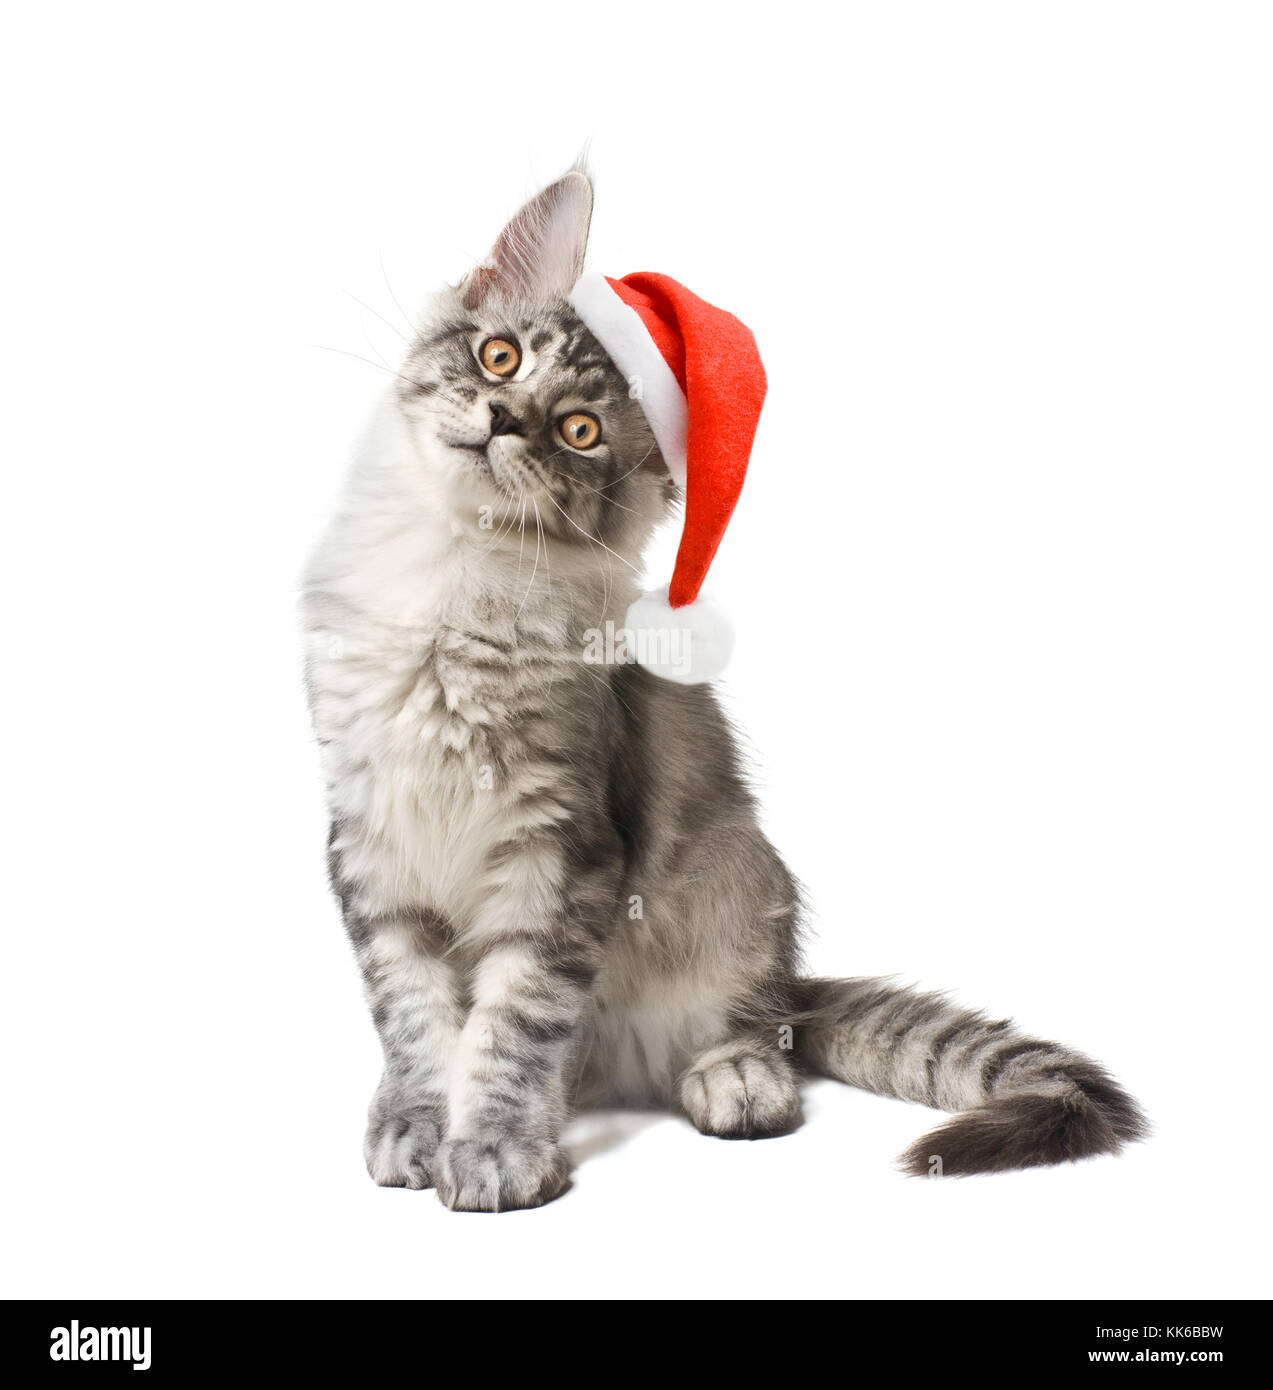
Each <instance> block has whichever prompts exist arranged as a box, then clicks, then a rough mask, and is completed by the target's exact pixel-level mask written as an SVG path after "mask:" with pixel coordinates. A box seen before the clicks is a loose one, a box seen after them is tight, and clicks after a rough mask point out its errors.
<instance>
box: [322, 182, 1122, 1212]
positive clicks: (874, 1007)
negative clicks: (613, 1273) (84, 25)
mask: <svg viewBox="0 0 1273 1390" xmlns="http://www.w3.org/2000/svg"><path fill="white" fill-rule="evenodd" d="M591 209H592V190H591V185H590V183H589V181H588V179H587V177H586V176H585V175H584V174H582V173H581V172H579V171H572V172H570V173H569V174H567V175H566V176H565V177H564V178H562V179H560V180H558V181H557V182H556V183H554V184H553V185H551V186H550V187H549V188H547V189H545V190H544V191H543V192H542V193H540V194H539V195H538V196H537V197H536V198H534V199H532V200H531V201H530V202H529V203H528V204H527V205H526V206H525V207H524V208H523V209H522V210H521V211H520V212H519V213H518V214H517V216H516V217H515V218H514V219H513V220H512V222H511V223H510V224H509V226H508V227H507V228H506V229H505V230H504V232H503V233H502V234H501V236H500V238H499V240H498V241H497V243H496V246H495V250H494V253H493V255H492V258H491V260H490V262H489V263H488V264H487V265H484V266H482V267H480V268H479V269H477V270H476V271H475V272H474V273H473V274H472V275H470V276H469V277H468V278H467V279H466V280H465V281H464V282H463V283H462V284H461V285H460V286H458V287H457V288H454V289H449V290H446V291H444V292H443V293H442V294H441V295H440V296H439V297H438V298H437V300H436V302H435V303H434V305H433V306H432V308H431V309H430V311H429V313H428V317H427V322H426V323H425V325H424V327H423V328H422V329H421V331H420V333H419V336H418V339H417V340H416V341H415V343H414V345H413V346H412V347H411V349H410V352H409V353H408V355H407V358H406V361H405V362H404V364H403V366H402V369H401V371H400V372H399V373H398V374H397V375H396V376H395V379H394V381H393V384H392V387H391V389H390V390H389V391H388V392H387V394H386V395H385V397H384V399H383V400H382V401H381V403H380V406H379V409H378V411H377V413H376V415H375V418H374V420H373V423H372V426H371V429H370V430H369V432H368V434H367V436H366V438H365V440H364V441H363V443H362V446H361V448H360V449H359V451H358V454H357V458H356V461H355V464H354V467H353V472H352V476H351V478H350V481H349V484H348V489H347V492H346V495H345V498H344V501H343V505H342V506H341V507H340V509H339V512H338V514H337V515H336V517H335V519H334V521H333V522H332V523H331V526H330V528H329V529H328V531H327V534H326V536H325V538H324V539H323V541H322V543H321V545H320V546H319V547H318V550H317V552H316V554H315V555H314V557H313V559H312V561H311V563H310V565H309V568H308V571H307V574H306V578H305V586H304V600H303V615H304V625H305V629H306V634H307V645H308V663H307V678H308V689H309V698H310V705H311V709H312V712H313V719H314V725H315V729H316V732H317V736H318V740H319V742H320V744H321V747H322V756H323V765H324V770H325V776H326V782H327V793H328V801H329V805H330V811H331V820H332V827H331V837H330V866H331V880H332V884H333V886H334V889H335V891H336V894H337V895H338V897H339V899H340V903H341V907H342V910H343V913H344V919H345V924H346V927H347V929H348V931H349V935H350V937H351V939H352V942H353V945H354V949H355V951H356V954H357V958H358V962H359V964H360V966H361V968H362V972H363V976H364V980H365V984H366V991H367V995H368V999H369V1001H370V1005H371V1010H372V1015H373V1018H374V1020H375V1025H376V1028H377V1030H378V1031H379V1035H380V1039H381V1043H382V1045H383V1050H384V1074H383V1076H382V1078H381V1081H380V1084H379V1086H378V1088H377V1090H376V1092H375V1095H374V1098H373V1100H372V1103H371V1109H370V1115H369V1119H368V1126H367V1132H366V1142H365V1154H366V1160H367V1166H368V1168H369V1170H370V1172H371V1175H372V1177H373V1178H374V1179H375V1181H376V1182H378V1183H380V1184H383V1185H387V1186H405V1187H412V1188H425V1187H430V1186H432V1187H436V1189H437V1191H438V1195H439V1196H440V1197H441V1199H442V1201H443V1202H445V1203H446V1204H447V1205H448V1206H449V1207H452V1208H456V1209H461V1210H470V1211H503V1210H508V1209H511V1208H517V1207H530V1206H536V1205H538V1204H540V1203H543V1202H546V1201H549V1200H551V1199H552V1198H553V1197H555V1196H557V1195H558V1193H560V1192H561V1191H562V1189H563V1188H564V1187H565V1186H566V1184H567V1180H568V1174H567V1164H566V1161H565V1158H564V1157H563V1154H562V1151H561V1149H560V1147H559V1144H558V1140H559V1136H560V1133H561V1129H562V1126H563V1124H564V1122H565V1120H566V1119H567V1117H568V1115H569V1114H570V1113H571V1111H572V1109H574V1108H576V1107H587V1106H593V1105H597V1104H601V1103H620V1104H628V1105H646V1104H654V1105H661V1106H672V1107H676V1108H679V1109H680V1110H681V1111H683V1112H684V1113H685V1114H686V1115H687V1116H688V1117H689V1119H690V1120H691V1122H692V1123H693V1124H694V1125H695V1126H696V1127H697V1128H698V1129H699V1130H700V1131H702V1132H703V1133H704V1134H711V1135H718V1136H721V1137H724V1138H738V1139H744V1138H745V1139H754V1138H761V1137H764V1136H769V1135H779V1134H784V1133H786V1132H788V1131H790V1130H791V1129H792V1128H794V1127H795V1126H796V1125H797V1124H798V1123H799V1120H800V1091H799V1084H798V1082H799V1072H800V1071H801V1070H804V1071H808V1072H814V1073H817V1074H820V1075H824V1076H832V1077H836V1078H838V1079H840V1080H842V1081H846V1082H849V1083H851V1084H853V1085H856V1086H861V1087H865V1088H867V1089H868V1090H872V1091H877V1092H880V1093H883V1094H887V1095H893V1096H900V1097H903V1098H905V1099H908V1100H914V1101H919V1102H921V1103H922V1104H925V1105H929V1106H934V1107H937V1108H939V1109H943V1110H947V1111H952V1112H957V1113H956V1114H955V1117H954V1118H953V1119H952V1120H950V1121H949V1122H948V1123H947V1124H946V1125H944V1126H943V1127H942V1128H941V1129H939V1130H937V1131H936V1132H935V1133H934V1134H930V1135H929V1136H928V1137H926V1138H924V1139H922V1140H921V1141H920V1142H919V1143H918V1144H916V1145H915V1146H914V1147H913V1148H912V1149H911V1150H910V1151H909V1152H908V1153H907V1154H905V1155H904V1156H903V1158H902V1160H901V1163H902V1166H903V1167H904V1169H905V1170H906V1171H907V1172H910V1173H915V1174H922V1173H926V1172H928V1171H930V1155H938V1156H940V1160H941V1163H940V1168H941V1171H942V1172H943V1173H945V1174H948V1175H955V1174H965V1173H974V1172H987V1171H991V1170H996V1169H1006V1168H1017V1167H1024V1166H1027V1165H1031V1164H1046V1163H1057V1162H1061V1161H1063V1160H1066V1159H1075V1158H1082V1157H1085V1156H1087V1155H1090V1154H1096V1153H1112V1152H1115V1151H1117V1150H1118V1149H1119V1148H1120V1147H1121V1146H1122V1145H1123V1144H1124V1143H1125V1142H1127V1141H1129V1140H1133V1139H1137V1138H1139V1137H1141V1136H1142V1135H1143V1133H1144V1132H1145V1125H1144V1121H1143V1119H1142V1117H1141V1114H1140V1111H1139V1110H1138V1108H1137V1106H1136V1104H1135V1102H1134V1101H1133V1100H1132V1099H1131V1098H1130V1097H1129V1096H1127V1095H1126V1094H1125V1093H1124V1092H1123V1091H1122V1090H1121V1089H1120V1088H1119V1087H1118V1086H1117V1085H1116V1084H1115V1083H1114V1082H1113V1081H1112V1080H1111V1079H1110V1077H1109V1076H1108V1075H1107V1074H1106V1073H1105V1072H1104V1071H1103V1070H1102V1069H1101V1068H1100V1067H1098V1066H1097V1065H1095V1064H1094V1063H1093V1062H1091V1061H1089V1060H1087V1059H1086V1058H1085V1057H1083V1056H1082V1055H1080V1054H1079V1053H1076V1052H1072V1051H1070V1050H1069V1049H1067V1048H1063V1047H1059V1046H1057V1045H1055V1044H1052V1043H1046V1042H1039V1041H1036V1040H1034V1039H1032V1038H1029V1037H1025V1036H1023V1035H1022V1034H1020V1033H1019V1032H1017V1031H1015V1030H1014V1029H1013V1028H1012V1027H1011V1026H1010V1025H1009V1024H1008V1023H1006V1022H993V1021H991V1020H989V1019H987V1018H985V1017H983V1016H982V1015H980V1014H977V1013H972V1012H968V1011H965V1010H963V1009H960V1008H957V1007H955V1006H954V1005H952V1004H949V1003H947V1002H946V1001H945V1000H944V999H943V998H941V997H939V996H934V995H926V994H920V993H916V992H913V991H910V990H907V989H905V988H901V987H898V986H896V985H893V984H891V983H888V982H886V981H883V980H874V979H855V980H838V981H837V980H815V979H806V978H803V977H802V976H801V975H800V973H799V968H798V952H797V931H798V920H799V893H798V888H797V885H796V882H795V880H794V879H793V878H792V875H791V874H790V872H789V871H788V870H787V868H786V866H785V865H784V864H783V861H782V859H781V858H780V857H779V855H778V853H777V852H776V851H775V849H774V848H773V846H772V845H770V843H769V842H768V840H767V839H766V838H765V836H764V835H763V834H762V833H761V830H760V828H759V826H758V824H757V818H756V808H755V804H754V802H753V799H752V796H751V793H750V791H749V790H748V788H747V786H746V784H745V782H744V780H743V776H742V773H741V770H740V765H739V757H738V753H737V750H736V747H735V743H734V738H733V735H732V733H731V730H730V728H729V726H728V724H727V722H726V720H725V718H724V716H723V715H722V713H721V710H720V708H719V706H718V704H717V702H716V699H715V696H714V695H713V693H712V691H711V688H710V687H709V686H706V685H682V684H676V683H673V682H671V681H667V680H662V679H660V678H659V677H658V676H656V675H653V674H651V673H650V672H649V671H647V670H645V669H643V668H642V667H640V666H637V665H634V664H626V663H623V664H609V665H604V664H602V665H598V664H595V662H592V661H589V660H585V655H584V654H585V651H586V650H587V649H588V647H589V638H588V634H589V633H590V632H593V633H595V631H596V630H597V629H601V630H605V625H606V623H607V622H608V621H609V622H612V623H614V624H615V626H616V627H621V626H622V623H623V619H624V615H625V613H626V612H627V608H628V605H629V603H630V602H631V601H632V600H633V598H634V597H635V595H636V592H637V587H636V584H635V577H636V573H637V570H638V567H639V564H640V557H641V553H642V549H643V547H644V545H645V543H646V541H647V539H648V538H649V536H650V534H651V532H652V531H653V530H654V529H655V527H656V526H657V525H658V524H659V523H660V522H661V521H662V520H663V519H664V518H665V517H666V516H667V515H668V514H669V512H670V511H671V510H672V509H673V508H674V506H675V505H676V503H677V500H678V490H677V489H676V487H675V486H674V485H673V483H672V480H671V478H670V476H669V474H668V472H667V469H666V467H665V464H664V461H663V458H662V456H661V454H660V452H659V449H658V446H657V445H656V443H655V440H654V437H653V435H652V434H651V431H650V427H649V425H648V424H647V422H646V419H645V417H644V415H643V413H642V410H641V407H640V404H639V402H638V401H635V400H633V399H632V398H631V396H630V393H629V387H628V383H627V381H626V380H625V379H624V377H623V376H622V375H621V374H620V372H619V371H618V370H617V368H616V367H615V366H614V364H613V363H612V362H611V361H610V359H609V358H608V357H607V355H606V353H605V352H604V351H603V350H602V348H601V346H600V344H599V343H598V342H597V340H596V339H595V338H594V337H593V335H592V334H591V333H590V332H589V330H588V329H587V328H586V327H585V326H584V325H583V323H582V322H581V321H580V319H579V318H578V317H577V316H576V315H575V313H574V312H573V311H572V309H571V308H570V306H569V304H568V303H567V296H568V295H569V293H570V291H571V289H572V287H573V286H574V284H575V282H576V280H577V279H578V277H579V275H580V272H581V271H582V268H583V259H584V249H585V246H586V243H587V235H588V225H589V220H590V217H591ZM510 362H512V363H513V365H514V367H515V371H513V372H510V371H509V370H508V368H509V363H510ZM514 377H515V379H514ZM575 417H580V419H582V420H583V421H585V422H587V421H591V422H592V423H591V424H587V423H584V424H580V423H579V421H578V420H576V419H575ZM567 422H570V423H569V425H568V430H569V433H564V432H563V426H565V425H567ZM594 426H595V427H596V429H597V430H598V431H599V441H598V442H594V441H593V440H592V429H593V427H594ZM581 432H582V433H581ZM585 438H586V439H587V441H588V443H587V447H582V445H583V444H584V441H585ZM633 905H637V906H636V907H634V906H633ZM793 1043H794V1046H793V1045H792V1044H793Z"/></svg>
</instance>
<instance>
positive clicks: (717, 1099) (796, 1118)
mask: <svg viewBox="0 0 1273 1390" xmlns="http://www.w3.org/2000/svg"><path fill="white" fill-rule="evenodd" d="M681 1106H682V1108H683V1109H684V1111H685V1113H686V1114H687V1115H688V1116H689V1117H690V1119H691V1120H692V1121H693V1123H694V1127H695V1128H696V1129H698V1130H700V1131H701V1132H702V1133H703V1134H712V1135H715V1136H716V1137H717V1138H720V1139H767V1138H772V1137H775V1136H777V1135H780V1134H789V1133H790V1132H791V1131H792V1130H793V1129H795V1128H796V1126H797V1125H798V1124H799V1123H800V1092H799V1090H798V1089H797V1087H796V1082H795V1077H794V1076H793V1075H792V1072H791V1067H790V1066H789V1065H788V1064H787V1062H786V1061H784V1060H780V1059H779V1058H777V1057H771V1056H768V1055H766V1054H765V1053H764V1052H763V1051H760V1050H759V1049H758V1048H757V1047H756V1046H754V1045H752V1044H742V1043H740V1044H728V1043H727V1044H725V1045H724V1046H723V1047H717V1048H713V1049H712V1051H711V1052H708V1053H705V1054H704V1055H703V1056H702V1057H700V1058H699V1059H698V1061H697V1062H695V1063H694V1065H693V1066H692V1067H691V1068H690V1070H689V1071H688V1072H687V1073H686V1074H685V1076H684V1077H683V1078H682V1079H681Z"/></svg>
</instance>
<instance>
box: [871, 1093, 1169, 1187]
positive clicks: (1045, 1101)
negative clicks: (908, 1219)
mask: <svg viewBox="0 0 1273 1390" xmlns="http://www.w3.org/2000/svg"><path fill="white" fill-rule="evenodd" d="M1148 1134H1149V1124H1148V1122H1147V1121H1146V1119H1145V1116H1144V1114H1143V1113H1142V1111H1141V1109H1140V1107H1139V1106H1138V1105H1137V1104H1136V1102H1135V1101H1134V1100H1133V1099H1132V1098H1131V1096H1129V1095H1128V1094H1127V1093H1126V1092H1125V1091H1124V1090H1122V1089H1121V1087H1119V1086H1117V1085H1115V1083H1114V1082H1112V1081H1110V1080H1108V1078H1105V1079H1103V1080H1102V1081H1101V1082H1100V1083H1098V1084H1095V1085H1093V1084H1091V1083H1089V1084H1087V1085H1083V1086H1073V1087H1067V1088H1066V1089H1064V1090H1061V1091H1056V1092H1020V1093H1018V1094H1016V1095H1005V1096H1000V1097H997V1098H996V1099H994V1100H992V1101H991V1102H989V1104H987V1105H983V1106H979V1107H978V1108H977V1109H975V1110H968V1111H965V1112H964V1113H963V1114H961V1115H955V1116H954V1117H953V1118H952V1119H950V1120H949V1121H947V1123H946V1124H944V1125H940V1126H938V1128H937V1129H935V1130H933V1131H932V1132H931V1133H929V1134H926V1135H925V1136H924V1138H922V1139H920V1140H919V1141H917V1142H916V1143H914V1144H912V1145H911V1147H910V1148H909V1149H907V1151H906V1152H905V1153H904V1154H903V1155H902V1156H901V1158H899V1159H898V1166H899V1167H900V1168H901V1170H902V1171H903V1172H904V1173H906V1174H907V1175H908V1176H910V1177H943V1178H962V1177H968V1176H970V1175H971V1174H973V1173H1002V1172H1007V1171H1009V1170H1011V1169H1014V1168H1036V1167H1043V1166H1047V1165H1050V1164H1054V1163H1072V1162H1075V1161H1077V1160H1078V1159H1082V1158H1093V1157H1095V1156H1096V1155H1097V1154H1114V1153H1118V1152H1119V1151H1120V1150H1121V1149H1122V1148H1123V1147H1124V1145H1126V1144H1131V1143H1135V1142H1136V1141H1137V1140H1138V1139H1144V1138H1145V1137H1146V1136H1147V1135H1148Z"/></svg>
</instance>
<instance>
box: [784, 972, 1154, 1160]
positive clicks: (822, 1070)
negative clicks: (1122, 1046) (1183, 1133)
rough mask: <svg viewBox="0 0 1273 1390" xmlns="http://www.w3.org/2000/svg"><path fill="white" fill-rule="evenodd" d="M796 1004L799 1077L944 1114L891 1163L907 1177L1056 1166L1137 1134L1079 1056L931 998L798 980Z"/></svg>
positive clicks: (1115, 1094) (1100, 1076) (1119, 1096)
mask: <svg viewBox="0 0 1273 1390" xmlns="http://www.w3.org/2000/svg"><path fill="white" fill-rule="evenodd" d="M799 1002H800V1006H801V1008H800V1013H799V1014H798V1017H799V1018H800V1020H801V1026H800V1032H799V1053H798V1055H799V1057H800V1060H801V1062H802V1063H803V1065H804V1066H805V1067H807V1068H808V1070H810V1071H813V1072H815V1073H817V1074H818V1075H821V1076H830V1077H833V1078H835V1079H836V1080H837V1081H846V1082H848V1083H849V1085H851V1086H860V1087H862V1088H863V1089H864V1090H867V1091H875V1092H877V1093H878V1094H880V1095H885V1096H897V1097H900V1098H901V1099H903V1100H913V1101H918V1102H919V1103H920V1104H921V1105H931V1106H933V1107H934V1108H936V1109H938V1110H949V1111H952V1112H954V1114H953V1118H952V1119H950V1120H949V1121H948V1122H947V1123H946V1124H944V1125H941V1126H940V1127H939V1128H937V1129H935V1130H933V1131H932V1133H930V1134H928V1135H926V1136H925V1137H924V1138H923V1139H921V1140H919V1141H918V1143H916V1144H913V1145H912V1146H911V1147H910V1148H909V1149H908V1150H907V1151H906V1153H904V1154H903V1155H902V1157H901V1159H900V1160H899V1163H900V1165H901V1167H902V1168H903V1170H904V1171H905V1172H907V1173H909V1174H911V1175H912V1176H923V1175H924V1174H927V1173H930V1172H931V1173H934V1174H936V1175H940V1176H944V1177H963V1176H965V1175H966V1174H969V1173H996V1172H1003V1171H1005V1170H1007V1169H1010V1168H1031V1167H1035V1166H1037V1165H1040V1164H1049V1163H1065V1162H1068V1161H1070V1160H1073V1159H1079V1158H1088V1157H1090V1156H1092V1155H1094V1154H1103V1153H1117V1152H1118V1151H1119V1150H1120V1149H1121V1148H1122V1147H1123V1146H1124V1145H1125V1144H1129V1143H1132V1142H1133V1141H1135V1140H1137V1139H1143V1138H1144V1137H1145V1136H1146V1135H1147V1134H1148V1132H1149V1126H1148V1124H1147V1123H1146V1121H1145V1117H1144V1115H1143V1114H1142V1113H1141V1110H1140V1107H1139V1106H1138V1105H1137V1104H1136V1102H1135V1101H1134V1100H1133V1099H1132V1098H1131V1096H1129V1095H1128V1094H1127V1092H1126V1091H1124V1090H1123V1089H1122V1087H1121V1086H1119V1085H1118V1083H1117V1082H1116V1081H1114V1080H1113V1078H1112V1077H1110V1076H1109V1074H1108V1073H1107V1072H1106V1071H1105V1070H1104V1069H1103V1068H1101V1067H1099V1066H1098V1065H1097V1064H1096V1063H1095V1062H1093V1061H1091V1060H1090V1059H1089V1058H1087V1057H1084V1056H1083V1054H1082V1053H1080V1052H1073V1051H1071V1050H1070V1049H1069V1048H1067V1047H1060V1046H1058V1045H1057V1044H1056V1043H1050V1042H1040V1041H1039V1040H1038V1039H1037V1038H1030V1037H1026V1036H1025V1035H1024V1034H1022V1033H1020V1032H1018V1031H1017V1029H1016V1028H1014V1027H1013V1026H1012V1024H1011V1023H1009V1022H1008V1021H1007V1020H1002V1021H998V1022H996V1021H994V1020H992V1019H989V1018H987V1017H986V1016H985V1015H984V1014H980V1013H975V1012H973V1011H972V1010H969V1009H962V1008H959V1007H958V1006H957V1005H954V1004H951V1003H950V1002H949V1001H948V1000H947V999H946V998H945V997H944V996H942V995H940V994H923V993H920V992H919V991H918V990H913V989H908V988H906V987H905V986H902V985H896V984H894V983H893V982H892V981H890V980H887V979H854V980H802V981H800V1001H799ZM938 1160H940V1162H938Z"/></svg>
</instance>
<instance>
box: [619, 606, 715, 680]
mask: <svg viewBox="0 0 1273 1390" xmlns="http://www.w3.org/2000/svg"><path fill="white" fill-rule="evenodd" d="M624 626H625V627H626V629H627V631H628V647H629V652H630V654H631V655H632V656H634V657H635V658H636V660H637V662H638V663H639V664H640V665H642V666H644V667H645V668H646V669H647V670H648V671H652V672H653V673H654V674H655V675H656V676H662V677H663V679H664V680H669V681H678V682H679V683H680V684H681V685H701V684H702V683H703V682H704V681H711V680H715V679H716V677H717V676H719V675H720V673H721V672H722V671H723V670H724V669H725V667H726V665H727V664H728V662H729V655H730V653H731V652H732V651H733V649H734V633H733V629H732V628H731V627H730V625H729V620H728V619H727V618H726V617H725V614H724V613H723V612H722V611H721V610H720V609H719V608H717V607H716V605H715V604H714V603H712V601H711V600H710V599H705V598H703V597H702V595H701V594H700V595H699V597H698V598H696V599H695V600H694V602H693V603H689V604H686V605H685V607H683V608H673V607H672V605H671V604H670V603H668V601H667V590H666V589H661V590H659V591H658V592H654V593H645V594H642V595H641V597H640V598H638V599H637V600H636V601H635V602H634V603H633V605H632V607H631V608H629V609H628V616H627V619H626V620H625V623H624Z"/></svg>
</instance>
